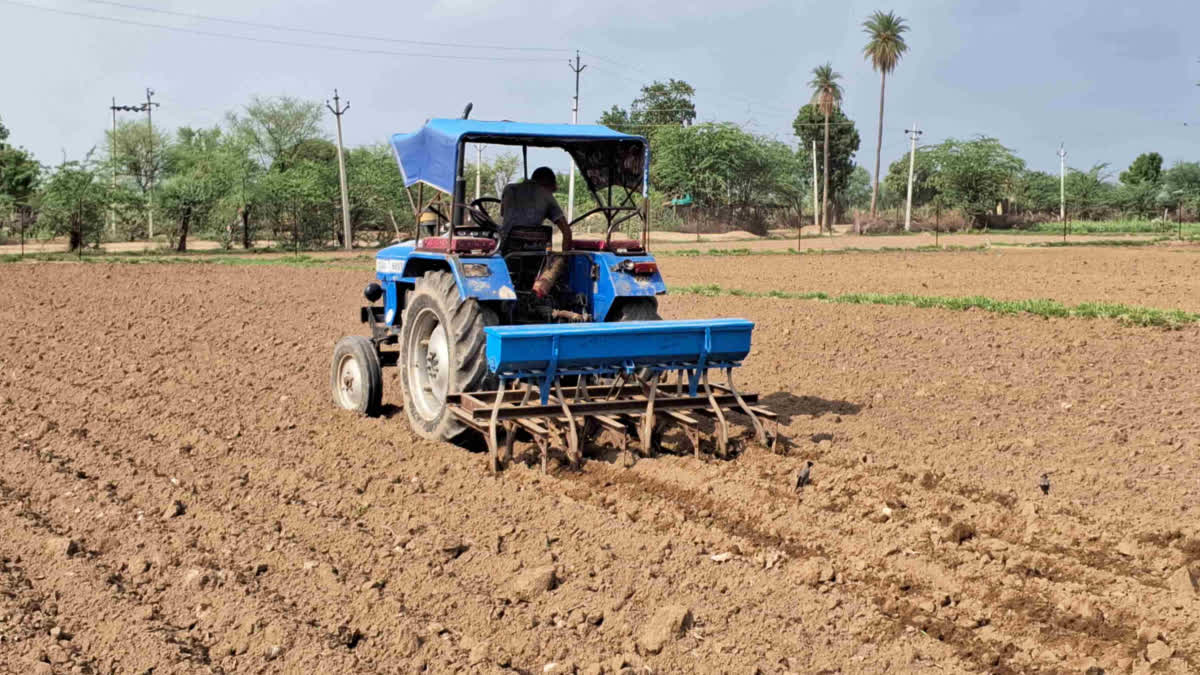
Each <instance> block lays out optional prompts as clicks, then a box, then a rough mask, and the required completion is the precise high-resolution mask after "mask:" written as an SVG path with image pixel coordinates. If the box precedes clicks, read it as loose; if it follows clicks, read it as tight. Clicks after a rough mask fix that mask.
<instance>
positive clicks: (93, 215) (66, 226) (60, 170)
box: [38, 152, 108, 251]
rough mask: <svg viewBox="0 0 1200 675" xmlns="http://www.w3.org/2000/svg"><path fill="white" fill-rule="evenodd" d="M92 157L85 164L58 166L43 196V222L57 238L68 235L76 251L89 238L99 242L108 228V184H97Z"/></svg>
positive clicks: (72, 248)
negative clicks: (106, 187) (105, 222)
mask: <svg viewBox="0 0 1200 675" xmlns="http://www.w3.org/2000/svg"><path fill="white" fill-rule="evenodd" d="M91 154H92V153H90V152H89V153H88V155H87V157H85V158H84V160H83V161H71V162H63V163H62V164H60V165H58V167H56V168H55V169H54V171H53V172H51V174H50V176H49V177H48V178H47V180H46V184H45V186H44V188H43V189H42V193H41V195H40V207H39V209H38V220H39V222H44V223H45V224H46V225H48V226H49V228H50V230H51V231H52V232H53V233H54V234H55V235H61V234H67V235H68V236H69V239H68V243H69V250H72V251H74V250H77V249H81V248H83V246H84V244H85V242H86V241H87V240H88V239H89V238H96V239H98V238H99V234H100V231H101V230H102V229H103V227H104V210H105V209H106V208H107V205H108V200H107V198H106V194H105V187H104V184H103V183H102V182H100V181H97V174H96V166H95V165H94V164H93V162H92V161H91Z"/></svg>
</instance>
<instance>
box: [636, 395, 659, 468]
mask: <svg viewBox="0 0 1200 675" xmlns="http://www.w3.org/2000/svg"><path fill="white" fill-rule="evenodd" d="M642 386H643V388H645V389H646V414H644V415H643V416H642V419H641V421H640V423H639V424H638V441H639V442H640V443H641V445H642V456H644V457H653V456H654V396H655V394H656V393H657V392H658V386H657V385H656V384H654V383H652V382H651V383H646V382H642Z"/></svg>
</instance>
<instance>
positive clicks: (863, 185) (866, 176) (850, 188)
mask: <svg viewBox="0 0 1200 675" xmlns="http://www.w3.org/2000/svg"><path fill="white" fill-rule="evenodd" d="M837 202H838V203H839V204H842V205H843V206H844V207H845V208H848V209H865V208H867V207H869V206H870V205H871V174H870V172H868V171H867V170H866V169H864V168H863V167H861V166H855V167H854V170H853V171H851V172H850V180H849V181H847V183H846V188H845V189H844V190H842V192H841V193H839V194H838V196H837Z"/></svg>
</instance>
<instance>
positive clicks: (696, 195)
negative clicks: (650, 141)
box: [651, 124, 805, 206]
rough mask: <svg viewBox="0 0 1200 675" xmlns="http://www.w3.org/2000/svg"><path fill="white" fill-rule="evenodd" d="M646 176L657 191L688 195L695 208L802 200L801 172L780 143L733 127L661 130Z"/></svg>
mask: <svg viewBox="0 0 1200 675" xmlns="http://www.w3.org/2000/svg"><path fill="white" fill-rule="evenodd" d="M656 140H657V145H656V146H655V152H654V156H655V158H656V159H655V162H654V165H653V167H652V170H651V178H652V181H653V183H654V186H655V188H656V189H658V190H660V191H662V192H664V193H666V194H668V195H673V196H681V195H685V194H690V195H692V198H693V199H694V200H695V203H696V204H697V205H699V206H719V205H725V206H729V205H740V206H744V205H751V204H757V205H763V204H776V205H789V206H790V205H795V204H797V203H799V202H800V201H802V200H803V199H804V195H805V187H804V180H803V177H804V175H805V173H804V168H803V165H802V164H801V162H800V161H799V158H798V156H797V155H796V153H795V152H793V151H792V150H791V149H790V148H788V147H787V146H786V145H784V144H783V143H780V142H778V141H774V140H771V139H768V138H763V137H758V136H754V135H752V134H749V133H746V132H745V131H742V130H741V129H739V128H738V127H736V126H734V125H732V124H697V125H695V126H689V127H671V128H664V129H662V130H661V131H660V132H659V134H658V136H657V137H656Z"/></svg>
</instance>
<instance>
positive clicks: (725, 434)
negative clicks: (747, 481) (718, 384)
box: [700, 368, 729, 459]
mask: <svg viewBox="0 0 1200 675" xmlns="http://www.w3.org/2000/svg"><path fill="white" fill-rule="evenodd" d="M700 383H701V384H702V385H704V393H705V395H706V396H708V404H709V407H710V408H711V409H712V411H713V414H714V415H716V419H717V424H716V427H717V457H720V458H721V459H725V458H726V457H728V456H729V422H727V421H725V412H724V411H723V410H721V406H720V405H718V404H717V399H716V397H715V396H713V391H712V386H711V385H710V384H709V383H708V369H707V368H705V369H704V372H703V373H701V375H700Z"/></svg>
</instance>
